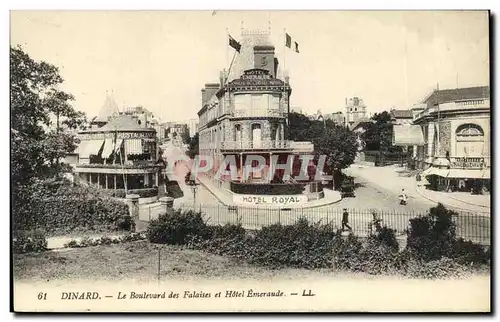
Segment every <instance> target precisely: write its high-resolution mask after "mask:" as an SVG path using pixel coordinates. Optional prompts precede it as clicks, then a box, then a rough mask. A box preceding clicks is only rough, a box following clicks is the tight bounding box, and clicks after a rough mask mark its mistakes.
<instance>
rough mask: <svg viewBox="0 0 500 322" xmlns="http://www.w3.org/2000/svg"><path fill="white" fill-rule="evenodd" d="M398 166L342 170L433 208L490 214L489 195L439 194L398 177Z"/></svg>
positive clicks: (410, 179) (415, 182)
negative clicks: (438, 206)
mask: <svg viewBox="0 0 500 322" xmlns="http://www.w3.org/2000/svg"><path fill="white" fill-rule="evenodd" d="M402 170H403V168H401V167H400V166H386V167H370V166H363V165H358V164H354V165H351V167H350V168H348V169H346V170H344V172H345V173H346V174H348V175H352V176H354V177H358V178H362V179H364V180H366V181H369V182H371V183H372V184H374V185H376V186H378V187H379V188H381V189H384V190H386V191H388V192H390V193H392V194H399V193H400V192H401V189H405V191H406V192H407V195H408V198H414V199H416V200H419V201H421V202H426V203H428V204H430V205H431V206H435V205H436V204H437V203H438V202H440V203H442V204H443V205H445V206H447V207H450V208H455V209H457V210H461V211H466V212H473V213H481V214H483V215H484V214H489V213H490V212H491V206H490V200H491V199H490V196H489V195H487V196H486V195H484V196H483V195H470V194H467V193H461V192H452V193H449V192H439V191H432V190H428V189H426V188H425V186H422V185H418V182H417V181H416V179H415V177H414V176H412V177H400V176H399V173H398V171H402Z"/></svg>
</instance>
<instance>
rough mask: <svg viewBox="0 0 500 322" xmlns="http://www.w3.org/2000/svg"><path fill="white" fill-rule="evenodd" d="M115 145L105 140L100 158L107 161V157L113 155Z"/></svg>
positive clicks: (111, 140) (110, 140) (109, 140)
mask: <svg viewBox="0 0 500 322" xmlns="http://www.w3.org/2000/svg"><path fill="white" fill-rule="evenodd" d="M114 147H115V144H114V142H113V139H106V140H105V141H104V148H103V150H102V157H103V158H105V159H107V158H109V156H110V155H111V154H112V153H113V150H114Z"/></svg>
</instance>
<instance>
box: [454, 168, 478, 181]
mask: <svg viewBox="0 0 500 322" xmlns="http://www.w3.org/2000/svg"><path fill="white" fill-rule="evenodd" d="M482 177H483V170H479V169H477V170H468V169H451V170H450V173H448V178H461V179H481V178H482Z"/></svg>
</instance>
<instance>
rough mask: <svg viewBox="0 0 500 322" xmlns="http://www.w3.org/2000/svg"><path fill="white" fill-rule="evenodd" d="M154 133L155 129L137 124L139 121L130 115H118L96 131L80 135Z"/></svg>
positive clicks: (90, 130)
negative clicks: (115, 132) (118, 132)
mask: <svg viewBox="0 0 500 322" xmlns="http://www.w3.org/2000/svg"><path fill="white" fill-rule="evenodd" d="M114 131H120V132H154V131H155V129H153V128H150V127H143V126H141V124H139V120H137V119H136V118H134V117H132V116H130V115H119V116H116V117H113V118H111V119H110V120H109V122H108V123H107V124H106V125H104V126H103V127H100V128H96V129H89V130H86V131H83V132H82V133H96V132H114Z"/></svg>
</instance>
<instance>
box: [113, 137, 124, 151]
mask: <svg viewBox="0 0 500 322" xmlns="http://www.w3.org/2000/svg"><path fill="white" fill-rule="evenodd" d="M121 148H123V139H118V140H117V141H116V149H115V151H114V153H118V151H120V149H121Z"/></svg>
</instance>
